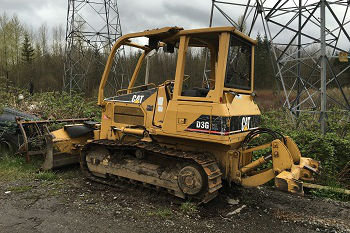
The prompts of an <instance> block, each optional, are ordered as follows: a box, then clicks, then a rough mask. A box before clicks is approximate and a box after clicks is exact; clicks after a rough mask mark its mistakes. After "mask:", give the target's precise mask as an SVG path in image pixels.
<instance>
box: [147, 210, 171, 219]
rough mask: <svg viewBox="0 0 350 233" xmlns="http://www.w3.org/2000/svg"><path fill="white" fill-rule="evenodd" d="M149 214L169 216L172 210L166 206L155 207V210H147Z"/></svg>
mask: <svg viewBox="0 0 350 233" xmlns="http://www.w3.org/2000/svg"><path fill="white" fill-rule="evenodd" d="M148 215H150V216H159V217H162V218H170V217H171V216H172V215H173V211H172V210H171V209H168V208H164V209H163V208H162V209H156V210H155V211H152V212H149V213H148Z"/></svg>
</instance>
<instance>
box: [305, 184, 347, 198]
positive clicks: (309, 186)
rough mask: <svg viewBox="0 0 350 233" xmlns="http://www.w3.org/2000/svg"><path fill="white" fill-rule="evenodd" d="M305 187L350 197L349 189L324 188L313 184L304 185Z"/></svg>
mask: <svg viewBox="0 0 350 233" xmlns="http://www.w3.org/2000/svg"><path fill="white" fill-rule="evenodd" d="M303 186H304V187H305V188H309V189H323V190H329V191H333V192H336V193H345V194H347V195H350V190H348V189H342V188H334V187H329V186H323V185H319V184H311V183H303Z"/></svg>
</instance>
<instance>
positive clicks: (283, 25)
mask: <svg viewBox="0 0 350 233" xmlns="http://www.w3.org/2000/svg"><path fill="white" fill-rule="evenodd" d="M349 7H350V1H349V0H333V1H331V0H292V1H288V0H277V1H276V0H245V1H238V0H226V1H218V0H212V6H211V15H210V23H209V26H212V25H215V21H216V20H220V17H221V22H223V21H225V22H227V24H231V25H233V26H235V27H236V28H238V29H240V30H242V28H243V25H245V26H246V28H245V30H246V33H247V34H248V35H249V36H252V34H253V33H254V32H255V33H256V31H258V30H259V31H260V32H262V33H264V34H265V35H266V36H267V38H268V40H269V42H270V43H269V46H270V57H271V59H272V61H273V62H272V64H273V67H271V68H272V69H274V73H275V78H276V80H277V81H278V83H279V85H278V86H279V88H280V89H281V91H282V92H283V93H284V100H283V101H284V107H286V108H288V109H289V110H290V112H291V113H292V115H293V116H294V117H298V116H299V114H300V113H305V112H307V113H319V119H320V123H321V131H322V132H323V133H325V131H326V118H327V112H329V110H328V107H329V106H330V105H333V106H334V105H336V106H338V107H340V108H341V109H343V110H344V113H346V114H347V115H348V116H349V112H350V104H349V96H347V95H346V92H345V91H344V87H345V86H344V85H345V84H349V81H348V80H349V69H350V64H349V62H344V63H342V64H340V65H339V63H338V67H335V65H334V64H335V63H336V62H338V60H340V59H339V54H342V55H343V56H342V57H343V59H344V56H345V60H346V59H347V58H346V57H348V52H349V50H350V9H349ZM237 12H239V13H237ZM238 17H241V19H240V22H238V20H237V19H238ZM214 19H215V20H214ZM204 77H205V75H204ZM205 81H206V80H204V82H205ZM335 90H336V91H335Z"/></svg>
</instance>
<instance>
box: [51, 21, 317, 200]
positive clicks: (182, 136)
mask: <svg viewBox="0 0 350 233" xmlns="http://www.w3.org/2000/svg"><path fill="white" fill-rule="evenodd" d="M139 38H147V39H148V44H146V45H140V44H138V43H136V42H137V41H140V39H139ZM141 41H142V40H141ZM255 44H256V41H255V40H253V39H251V38H249V37H248V36H246V35H244V34H243V33H242V32H240V31H238V30H237V29H236V28H234V27H213V28H202V29H193V30H184V29H183V28H179V27H165V28H161V29H155V30H147V31H144V32H138V33H131V34H127V35H124V36H122V37H121V38H119V39H118V41H117V42H116V43H115V44H114V46H113V48H112V50H111V53H110V55H109V58H108V61H107V64H106V67H105V70H104V73H103V76H102V79H101V82H100V86H99V93H98V105H99V106H101V109H102V119H101V123H98V124H94V125H89V126H88V128H90V129H91V132H93V136H92V134H91V136H89V137H88V138H86V137H80V139H79V134H78V135H77V138H78V139H79V140H80V141H79V140H78V141H77V142H75V144H76V145H80V147H79V148H80V165H81V169H82V171H83V173H84V174H85V175H86V176H87V177H89V178H90V179H92V180H95V181H99V182H102V183H110V184H113V183H114V182H115V181H116V180H129V181H131V182H133V183H139V184H141V185H144V186H150V187H155V188H157V189H163V190H165V191H166V192H169V193H171V194H173V195H175V196H177V197H180V198H191V199H194V200H198V201H200V202H208V201H210V200H212V199H213V198H215V197H216V196H217V195H218V190H219V189H220V188H221V187H222V180H226V181H227V183H231V182H234V183H237V184H241V185H243V186H246V187H254V186H259V185H262V184H265V183H267V182H268V181H270V180H273V179H274V181H275V186H276V187H277V188H278V189H281V190H284V191H289V192H292V193H297V194H303V185H302V181H301V180H312V179H313V173H317V172H318V171H319V162H317V161H315V160H313V159H311V158H306V157H302V156H301V154H300V151H299V149H298V147H297V145H296V144H295V142H294V141H293V140H292V139H291V138H290V137H288V136H284V135H282V134H280V133H278V132H274V131H272V130H269V129H264V128H260V127H259V124H260V115H261V113H260V110H259V108H258V106H257V105H256V103H255V102H254V97H255V94H254V92H253V90H254V47H255ZM127 46H129V47H132V48H136V49H140V50H142V51H143V52H142V53H141V55H140V57H139V60H138V62H137V64H136V66H135V68H134V72H133V74H132V76H131V78H130V82H129V86H128V88H126V89H123V90H118V91H117V92H116V93H114V95H112V96H105V93H106V91H105V89H106V86H107V83H108V77H109V73H110V70H111V66H112V64H113V62H114V58H115V55H116V52H117V50H118V49H119V48H121V47H127ZM193 49H206V50H207V51H208V53H209V54H208V57H209V59H208V60H209V66H210V69H209V70H210V71H209V74H208V81H207V82H206V83H205V84H204V85H199V86H194V87H191V88H189V87H188V86H187V85H186V82H188V80H191V79H196V78H197V79H198V78H201V77H189V76H188V75H187V74H186V73H185V70H186V69H190V68H191V67H187V68H186V64H188V63H187V62H186V59H187V58H188V56H187V54H188V53H189V52H191V51H193ZM160 50H162V51H164V52H165V53H169V54H173V55H175V56H176V57H177V58H176V70H175V77H172V78H170V80H165V79H164V82H163V83H162V84H160V85H155V84H152V83H149V84H145V85H140V86H135V83H137V79H138V78H139V76H140V75H139V73H140V69H141V67H142V64H143V63H144V61H145V58H146V57H147V55H148V54H149V53H150V52H152V51H155V52H158V51H160ZM152 53H154V52H152ZM192 83H196V82H192ZM197 83H198V82H197ZM203 86H204V87H203ZM85 127H87V126H85ZM262 134H267V135H270V137H271V138H272V139H271V140H270V141H269V142H267V143H264V144H262V145H255V146H252V145H251V144H250V142H251V141H252V140H254V139H256V138H258V137H259V136H260V135H262ZM56 135H60V136H59V137H58V138H60V140H61V141H62V143H61V146H62V145H63V147H64V145H69V146H70V147H71V146H72V143H71V141H70V140H69V137H68V136H67V138H68V139H67V138H66V139H65V136H64V135H65V132H64V130H63V131H62V130H61V131H59V132H58V131H57V132H56ZM53 140H55V139H53ZM54 145H56V144H54ZM70 147H69V148H70ZM262 152H266V153H265V154H263V155H261V154H262ZM68 153H69V151H68ZM259 154H260V155H261V156H260V157H257V155H259ZM51 156H52V155H51Z"/></svg>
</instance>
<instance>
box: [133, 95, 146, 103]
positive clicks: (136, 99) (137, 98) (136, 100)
mask: <svg viewBox="0 0 350 233" xmlns="http://www.w3.org/2000/svg"><path fill="white" fill-rule="evenodd" d="M143 97H145V96H144V95H133V96H132V98H131V102H132V103H135V104H140V103H142V99H143Z"/></svg>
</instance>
